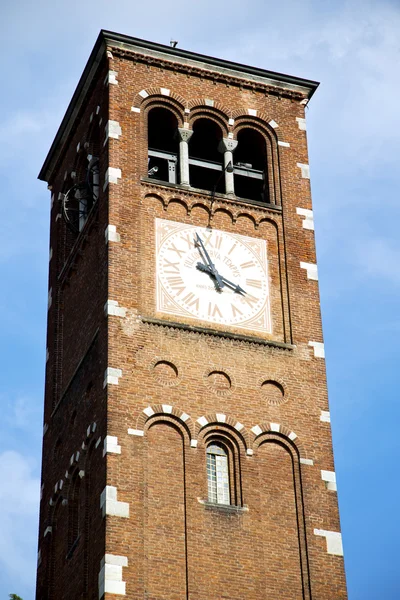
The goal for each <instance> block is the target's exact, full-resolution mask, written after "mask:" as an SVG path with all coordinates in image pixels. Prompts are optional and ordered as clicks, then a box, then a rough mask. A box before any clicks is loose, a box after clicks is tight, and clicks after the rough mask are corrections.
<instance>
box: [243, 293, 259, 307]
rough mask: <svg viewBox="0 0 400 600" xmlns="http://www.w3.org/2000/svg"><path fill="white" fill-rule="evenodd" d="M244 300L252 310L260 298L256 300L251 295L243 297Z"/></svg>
mask: <svg viewBox="0 0 400 600" xmlns="http://www.w3.org/2000/svg"><path fill="white" fill-rule="evenodd" d="M243 300H244V301H245V302H247V304H248V305H249V306H250V308H253V305H254V304H257V302H258V301H259V298H255V297H254V296H251V295H250V294H246V295H245V296H243Z"/></svg>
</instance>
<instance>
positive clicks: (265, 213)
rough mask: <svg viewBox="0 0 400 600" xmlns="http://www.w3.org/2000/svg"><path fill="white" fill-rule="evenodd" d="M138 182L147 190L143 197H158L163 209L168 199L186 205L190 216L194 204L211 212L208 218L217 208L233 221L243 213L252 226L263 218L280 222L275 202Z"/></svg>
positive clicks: (165, 208) (216, 211)
mask: <svg viewBox="0 0 400 600" xmlns="http://www.w3.org/2000/svg"><path fill="white" fill-rule="evenodd" d="M141 185H142V187H143V188H147V189H148V192H147V193H146V192H145V199H146V198H156V199H158V200H159V201H160V202H161V203H162V205H163V208H164V210H167V209H168V205H169V204H170V202H180V203H181V204H184V205H185V207H186V212H187V214H188V216H190V213H191V211H192V209H193V208H194V207H195V206H202V207H203V208H205V210H206V211H207V212H210V210H211V211H212V214H211V217H212V216H214V215H215V214H216V213H218V212H220V211H224V212H227V213H229V215H230V217H231V219H232V223H236V221H237V219H238V218H239V217H241V216H246V217H248V218H250V219H251V220H252V221H253V223H254V228H255V229H258V227H259V225H260V224H261V223H262V222H263V221H266V220H269V221H274V223H276V224H278V223H280V221H281V215H282V208H281V206H278V205H276V204H269V205H268V206H265V205H264V206H263V205H262V204H261V203H258V202H256V201H253V202H252V201H246V202H245V201H241V200H240V199H239V198H233V199H231V198H230V197H228V196H222V194H215V196H214V197H213V196H212V194H211V192H210V194H209V198H208V197H207V196H208V194H207V193H204V192H196V191H194V190H190V191H186V190H184V189H182V188H181V187H180V186H179V185H174V184H170V185H168V184H164V183H159V184H158V183H157V184H155V183H154V182H153V181H151V180H146V179H142V181H141Z"/></svg>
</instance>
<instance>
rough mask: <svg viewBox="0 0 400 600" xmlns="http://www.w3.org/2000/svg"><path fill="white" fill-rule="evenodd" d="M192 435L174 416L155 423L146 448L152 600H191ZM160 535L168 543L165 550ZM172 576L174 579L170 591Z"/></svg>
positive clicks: (146, 533) (148, 576)
mask: <svg viewBox="0 0 400 600" xmlns="http://www.w3.org/2000/svg"><path fill="white" fill-rule="evenodd" d="M185 438H186V435H185V431H184V429H183V428H182V427H181V426H180V422H179V421H178V420H177V419H176V420H175V421H173V420H172V419H171V418H170V417H169V416H168V415H165V416H163V417H162V418H161V419H157V417H156V418H155V419H150V420H149V421H148V423H147V424H146V436H145V438H144V444H143V467H144V477H143V499H144V511H143V525H144V529H143V532H144V544H145V548H147V549H148V552H146V561H145V566H144V574H143V576H144V579H145V582H146V583H145V585H146V590H147V593H148V595H149V597H150V598H161V597H162V598H166V599H170V600H172V599H173V598H186V597H187V590H188V581H187V574H188V571H187V495H186V491H187V481H186V468H185V463H186V452H187V450H186V446H187V444H186V440H185ZM160 532H162V536H163V540H164V541H165V542H166V543H164V544H162V546H160V545H159V538H160ZM166 571H167V572H169V573H173V577H172V578H171V581H170V582H169V587H168V590H166V589H165V574H166Z"/></svg>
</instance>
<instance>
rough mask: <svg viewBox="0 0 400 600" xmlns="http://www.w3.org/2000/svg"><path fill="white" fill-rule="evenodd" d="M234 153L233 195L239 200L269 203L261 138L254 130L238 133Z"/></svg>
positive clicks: (264, 152)
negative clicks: (245, 199)
mask: <svg viewBox="0 0 400 600" xmlns="http://www.w3.org/2000/svg"><path fill="white" fill-rule="evenodd" d="M237 139H238V145H237V148H236V150H235V153H234V163H235V164H234V181H235V194H236V196H239V197H240V198H247V199H249V200H258V201H259V202H266V203H268V202H270V200H269V190H268V171H267V152H266V144H265V140H264V138H263V136H262V135H261V134H260V133H259V132H258V131H255V130H254V129H242V130H241V131H239V133H238V136H237Z"/></svg>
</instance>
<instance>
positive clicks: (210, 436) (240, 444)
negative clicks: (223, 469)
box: [198, 415, 246, 506]
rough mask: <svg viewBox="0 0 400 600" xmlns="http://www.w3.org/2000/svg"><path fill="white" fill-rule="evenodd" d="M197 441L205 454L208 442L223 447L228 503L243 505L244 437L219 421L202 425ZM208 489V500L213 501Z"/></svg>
mask: <svg viewBox="0 0 400 600" xmlns="http://www.w3.org/2000/svg"><path fill="white" fill-rule="evenodd" d="M221 416H225V415H219V417H221ZM198 442H199V443H198V448H200V449H201V448H203V449H204V450H205V455H206V456H207V448H208V447H209V445H210V444H219V445H220V446H223V447H224V448H225V451H226V454H227V457H228V467H229V497H230V502H229V504H233V505H235V506H243V489H242V468H241V459H242V457H243V456H245V454H244V450H245V448H246V443H245V440H244V438H243V437H242V436H241V435H240V433H239V432H238V431H237V430H235V429H234V428H233V427H232V426H230V425H229V424H226V423H222V424H221V421H219V422H218V425H217V424H215V423H211V424H209V425H208V426H204V427H203V428H202V430H201V433H200V436H199V440H198ZM207 481H208V478H207ZM208 491H209V496H208V499H209V501H210V502H213V499H212V498H210V489H209V488H208ZM218 504H220V502H218ZM222 504H226V502H222Z"/></svg>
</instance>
